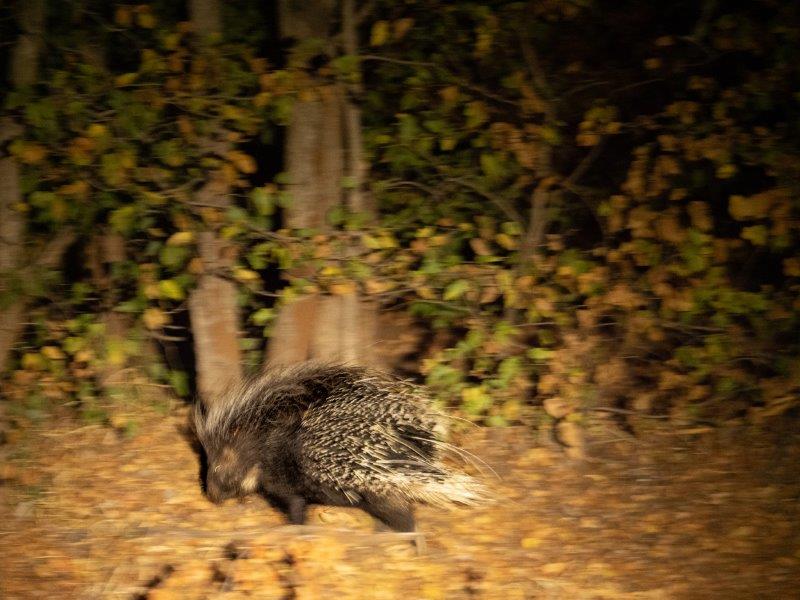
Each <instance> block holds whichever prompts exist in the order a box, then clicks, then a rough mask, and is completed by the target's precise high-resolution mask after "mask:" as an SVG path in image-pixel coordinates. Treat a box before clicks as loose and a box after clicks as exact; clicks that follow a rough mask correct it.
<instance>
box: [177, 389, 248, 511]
mask: <svg viewBox="0 0 800 600" xmlns="http://www.w3.org/2000/svg"><path fill="white" fill-rule="evenodd" d="M225 416H226V415H224V414H222V413H221V407H220V406H217V405H212V406H211V407H209V406H207V405H206V404H204V403H202V402H198V404H197V405H195V411H194V415H193V422H194V430H195V433H196V434H197V438H198V440H199V441H200V443H201V444H202V446H203V451H204V452H205V459H206V468H205V481H204V485H205V492H206V495H207V496H208V499H209V500H211V501H212V502H214V503H215V504H220V503H221V502H223V501H225V500H227V499H229V498H241V497H244V496H246V495H247V494H251V493H253V492H256V491H257V490H258V488H259V484H260V478H261V473H262V467H261V464H260V448H259V444H258V436H257V435H255V432H254V431H253V430H252V428H250V427H248V426H247V423H245V422H242V419H243V418H246V414H242V415H239V418H235V413H234V415H227V416H228V418H224V417H225Z"/></svg>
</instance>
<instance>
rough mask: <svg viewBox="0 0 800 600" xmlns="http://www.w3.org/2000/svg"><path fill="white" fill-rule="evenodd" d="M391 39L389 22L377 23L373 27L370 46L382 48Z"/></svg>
mask: <svg viewBox="0 0 800 600" xmlns="http://www.w3.org/2000/svg"><path fill="white" fill-rule="evenodd" d="M387 39H389V22H388V21H377V22H376V23H375V24H374V25H373V26H372V32H371V33H370V36H369V45H370V46H382V45H383V44H385V43H386V40H387Z"/></svg>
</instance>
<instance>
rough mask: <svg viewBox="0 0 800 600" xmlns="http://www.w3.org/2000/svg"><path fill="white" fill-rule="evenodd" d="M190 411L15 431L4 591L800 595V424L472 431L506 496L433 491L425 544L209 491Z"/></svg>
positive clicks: (357, 522)
mask: <svg viewBox="0 0 800 600" xmlns="http://www.w3.org/2000/svg"><path fill="white" fill-rule="evenodd" d="M185 412H186V409H185V408H184V407H180V406H177V407H174V409H172V410H171V411H170V413H169V414H167V415H163V414H158V413H155V412H153V413H149V412H147V411H143V412H142V413H140V414H138V415H137V423H138V428H137V431H136V432H134V433H133V434H132V435H131V434H130V432H128V433H125V432H123V430H122V429H119V430H118V429H115V428H113V427H110V426H103V425H91V426H80V425H79V424H76V423H75V422H74V421H70V420H63V419H62V421H61V424H60V425H59V424H54V423H41V424H40V425H39V427H38V429H35V430H34V429H29V430H27V431H25V432H22V433H19V434H17V435H9V436H8V440H7V442H6V443H5V444H4V445H2V446H0V460H2V463H0V494H2V497H0V556H2V557H3V558H2V559H1V560H0V597H2V598H4V599H8V600H11V599H23V598H128V599H134V598H148V599H151V600H156V599H165V598H170V599H179V598H180V599H184V598H185V599H192V598H231V599H232V598H265V599H270V598H275V599H289V598H297V599H315V598H337V599H338V598H359V599H360V598H364V599H369V598H386V599H391V598H403V599H404V600H411V599H417V598H425V599H428V598H430V599H437V598H441V599H448V600H449V599H460V598H465V599H466V598H498V599H506V598H510V599H514V598H519V599H523V598H552V599H560V598H567V599H582V598H586V599H590V598H591V599H595V598H646V599H660V598H781V599H783V598H793V597H794V598H800V591H798V590H800V584H798V582H800V519H798V517H800V503H798V499H800V467H798V465H800V460H798V458H800V443H798V440H797V438H796V437H795V435H796V434H794V433H792V431H791V429H787V430H786V431H785V432H784V433H776V432H775V431H770V432H767V431H765V430H763V429H761V430H759V429H758V428H753V427H748V428H742V429H739V430H733V429H730V430H723V431H711V432H708V431H706V432H694V433H693V432H685V433H683V434H674V433H673V434H668V432H667V431H664V432H662V433H663V435H660V434H659V431H658V430H654V431H649V432H648V433H647V435H646V436H642V437H641V438H635V437H628V436H626V437H624V438H621V439H620V441H617V442H610V441H608V440H606V442H608V443H605V444H602V445H598V446H597V447H595V448H593V449H590V450H591V451H590V452H589V453H588V458H586V459H585V460H580V461H574V460H571V459H569V458H567V457H566V456H565V455H564V453H563V452H561V450H560V449H559V448H558V447H557V445H554V444H550V443H547V441H546V440H544V439H543V438H542V436H534V435H532V434H531V433H530V432H529V431H526V430H524V429H521V428H516V429H492V430H487V429H474V430H471V431H467V432H466V433H464V434H462V435H461V437H460V438H459V441H460V443H461V444H462V445H464V446H466V447H467V448H468V449H469V450H470V451H471V452H473V453H474V454H476V455H478V456H480V457H481V458H482V459H483V460H484V461H485V462H486V463H487V464H488V465H490V466H491V468H492V469H493V470H494V471H495V472H496V475H493V474H492V473H491V472H489V471H488V469H485V468H484V474H483V477H485V479H486V481H487V482H488V484H489V485H490V487H491V489H492V492H493V495H494V497H495V502H493V503H491V504H489V505H487V506H485V507H481V508H478V509H459V510H455V511H443V510H440V509H434V508H426V507H422V508H420V509H419V511H418V523H419V529H420V530H421V531H422V532H423V533H424V536H425V541H426V548H425V549H424V551H419V550H418V549H417V548H416V547H415V546H414V545H413V543H411V542H409V540H407V539H403V538H402V537H401V536H399V535H397V534H392V533H375V532H374V531H373V530H374V523H373V522H372V520H371V519H370V518H369V517H368V516H367V515H365V514H363V513H362V512H361V511H358V510H355V509H352V510H351V509H332V508H324V507H317V508H314V509H313V510H312V512H311V514H310V519H309V525H307V526H304V527H296V526H288V525H285V519H284V517H283V516H282V515H281V514H280V513H278V512H277V511H276V510H274V509H273V508H271V507H270V506H269V505H267V504H266V503H265V502H263V501H262V500H260V499H258V498H253V499H250V500H248V501H246V502H244V503H236V502H229V503H226V504H224V505H222V506H215V505H213V504H211V503H209V502H208V501H207V500H206V499H205V498H204V497H203V495H202V493H201V490H200V486H199V483H198V468H199V467H198V458H197V456H196V454H195V453H194V451H193V450H192V447H191V445H190V444H189V443H188V442H187V440H186V438H185V436H184V434H183V433H182V425H183V423H184V422H185Z"/></svg>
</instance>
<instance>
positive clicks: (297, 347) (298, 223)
mask: <svg viewBox="0 0 800 600" xmlns="http://www.w3.org/2000/svg"><path fill="white" fill-rule="evenodd" d="M335 8H336V2H334V1H332V0H313V1H311V2H297V1H296V0H283V1H282V2H280V4H279V10H280V23H281V29H282V35H283V36H284V37H292V38H294V39H295V40H296V41H303V40H306V39H309V38H318V39H325V38H328V36H329V33H330V32H329V27H330V23H332V22H334V21H335V13H334V11H335ZM342 8H343V12H342V17H343V19H342V22H343V33H344V38H345V44H346V49H345V51H346V52H348V53H353V54H355V52H356V49H357V47H356V46H357V44H356V40H355V21H354V19H355V16H354V14H353V3H352V2H345V3H344V4H343V7H342ZM348 91H349V90H348V89H347V88H346V87H344V86H339V85H336V86H330V85H328V86H324V85H322V84H320V86H319V87H318V88H317V98H314V99H311V100H298V101H297V102H296V103H295V106H294V108H293V114H292V119H291V122H290V124H289V127H288V130H287V136H286V152H285V155H286V172H287V173H288V175H289V182H290V183H289V185H288V190H289V192H290V194H291V198H292V204H291V206H290V207H289V208H288V209H287V211H286V212H287V214H286V224H287V225H288V226H289V227H292V228H310V229H316V230H320V231H326V230H328V231H329V230H330V226H329V225H328V223H327V220H326V219H327V215H328V213H329V212H330V210H331V209H332V208H334V207H336V206H341V205H345V206H347V208H348V209H349V210H352V211H356V212H370V211H371V207H370V206H369V204H368V202H367V200H366V196H365V195H364V190H363V185H364V178H365V171H366V168H365V165H364V162H363V151H362V147H363V143H362V140H361V122H360V114H359V111H358V109H357V108H356V107H355V105H353V104H351V102H350V101H349V99H348V98H347V92H348ZM346 177H347V178H349V179H350V180H351V182H352V183H353V185H351V186H350V188H349V189H348V190H347V191H346V192H345V191H344V190H343V188H342V183H343V181H344V180H345V178H346ZM376 322H377V317H376V311H375V307H374V306H373V305H372V304H370V303H367V302H365V301H363V300H362V299H361V298H360V297H359V295H358V294H356V293H352V294H344V295H337V296H322V295H314V296H307V297H304V298H300V299H298V300H295V301H294V302H292V303H290V304H288V305H286V306H283V307H282V308H281V310H280V312H279V314H278V317H277V320H276V324H275V328H274V330H273V335H272V338H271V339H270V343H269V348H268V353H267V359H268V360H267V362H268V363H270V364H290V363H294V362H299V361H302V360H307V359H321V360H332V361H345V362H352V363H367V364H369V363H374V362H376V359H375V358H374V357H375V353H374V351H373V350H372V348H371V346H372V344H373V343H374V338H375V330H376Z"/></svg>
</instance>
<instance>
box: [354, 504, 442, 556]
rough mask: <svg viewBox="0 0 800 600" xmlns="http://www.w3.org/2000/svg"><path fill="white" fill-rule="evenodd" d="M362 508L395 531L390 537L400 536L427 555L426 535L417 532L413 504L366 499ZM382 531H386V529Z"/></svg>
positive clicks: (419, 551)
mask: <svg viewBox="0 0 800 600" xmlns="http://www.w3.org/2000/svg"><path fill="white" fill-rule="evenodd" d="M361 508H363V509H364V510H365V511H367V512H368V513H369V514H371V515H372V516H373V517H375V518H376V519H378V520H379V521H380V523H381V524H382V525H384V526H386V527H389V528H391V529H393V530H394V532H393V533H391V534H388V535H399V536H402V537H403V538H406V539H410V540H411V541H412V543H413V544H414V547H415V548H416V550H417V553H418V554H425V551H426V548H427V544H426V543H425V535H424V534H423V533H422V532H420V531H416V527H415V523H414V511H413V508H412V506H411V504H408V503H405V502H402V501H397V500H389V499H386V498H381V497H375V496H372V497H369V498H365V499H364V500H363V501H362V503H361ZM380 529H385V527H383V528H381V527H379V529H378V530H379V531H380Z"/></svg>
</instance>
